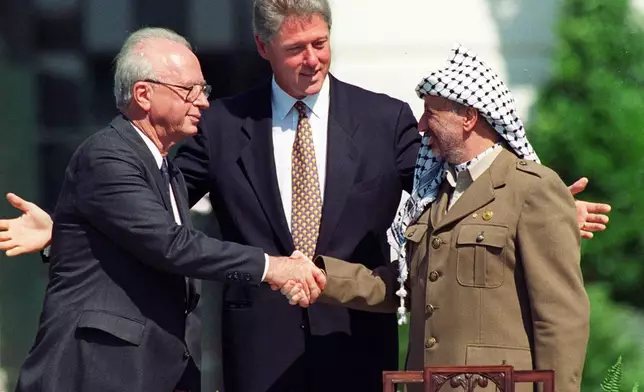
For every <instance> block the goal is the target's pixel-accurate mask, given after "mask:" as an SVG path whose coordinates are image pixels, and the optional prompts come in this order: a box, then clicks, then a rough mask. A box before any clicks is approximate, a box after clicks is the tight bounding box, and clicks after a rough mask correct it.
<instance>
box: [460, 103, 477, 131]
mask: <svg viewBox="0 0 644 392" xmlns="http://www.w3.org/2000/svg"><path fill="white" fill-rule="evenodd" d="M464 117H465V119H464V121H463V130H464V131H465V132H471V131H472V130H473V129H474V127H475V126H476V122H477V121H478V120H479V111H478V110H476V109H475V108H472V107H467V108H465V112H464Z"/></svg>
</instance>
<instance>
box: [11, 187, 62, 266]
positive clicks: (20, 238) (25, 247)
mask: <svg viewBox="0 0 644 392" xmlns="http://www.w3.org/2000/svg"><path fill="white" fill-rule="evenodd" d="M7 200H8V201H9V203H11V205H12V206H14V207H15V208H17V209H18V210H20V211H22V215H21V216H19V217H18V218H15V219H0V250H4V251H5V252H6V255H7V256H9V257H11V256H19V255H22V254H26V253H33V252H39V251H41V250H43V249H44V248H45V247H46V246H47V245H49V242H50V241H51V230H52V227H53V222H52V220H51V217H50V216H49V214H47V212H45V211H44V210H43V209H41V208H40V207H38V206H37V205H36V204H34V203H31V202H28V201H26V200H24V199H22V198H21V197H19V196H18V195H15V194H13V193H8V194H7Z"/></svg>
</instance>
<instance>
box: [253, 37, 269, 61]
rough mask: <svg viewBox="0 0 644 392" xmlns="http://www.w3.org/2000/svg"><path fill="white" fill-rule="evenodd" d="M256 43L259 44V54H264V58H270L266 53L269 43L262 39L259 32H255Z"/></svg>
mask: <svg viewBox="0 0 644 392" xmlns="http://www.w3.org/2000/svg"><path fill="white" fill-rule="evenodd" d="M255 45H256V46H257V52H258V53H259V55H260V56H262V58H263V59H264V60H268V58H267V55H266V52H267V49H268V48H267V46H268V44H267V43H266V42H264V41H262V39H261V38H260V37H259V35H257V34H255Z"/></svg>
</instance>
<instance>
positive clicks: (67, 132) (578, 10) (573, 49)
mask: <svg viewBox="0 0 644 392" xmlns="http://www.w3.org/2000/svg"><path fill="white" fill-rule="evenodd" d="M643 3H644V0H638V1H629V0H461V1H458V2H446V1H437V0H434V1H429V0H396V1H393V0H332V8H333V17H334V20H333V27H332V44H333V65H332V72H333V73H334V74H335V76H337V77H339V78H340V79H342V80H344V81H347V82H350V83H354V84H357V85H359V86H362V87H365V88H367V89H370V90H374V91H378V92H384V93H387V94H389V95H392V96H394V97H397V98H400V99H403V100H405V101H407V102H409V103H410V105H411V106H412V109H413V110H414V113H415V114H416V115H417V116H418V117H419V116H420V113H421V111H422V101H420V100H419V99H417V98H416V96H415V93H414V88H415V86H416V84H417V83H418V82H419V81H420V80H421V79H422V78H423V77H424V76H427V74H428V73H429V72H430V71H431V70H433V69H435V68H437V67H439V66H441V65H442V64H443V62H444V61H445V58H446V57H447V55H448V51H449V49H450V48H451V47H452V45H453V44H454V43H455V42H460V43H462V44H464V45H466V46H468V47H469V48H470V49H472V50H473V51H475V52H477V53H478V54H479V55H480V56H481V57H482V58H483V59H485V61H486V62H487V63H489V65H490V66H492V67H493V68H494V69H495V70H496V71H497V72H498V73H499V74H500V75H501V77H502V79H504V80H505V81H506V82H507V84H508V85H509V87H510V89H511V90H512V91H513V93H514V95H515V98H516V100H517V101H518V107H519V112H520V114H521V116H522V118H523V120H524V122H525V123H526V125H527V130H528V133H529V136H530V138H531V140H532V143H533V145H534V146H535V148H536V150H537V152H538V153H539V155H540V157H541V159H542V161H543V163H544V164H546V165H548V166H550V167H552V168H554V169H555V170H556V171H557V172H558V173H559V174H560V175H561V177H562V178H563V179H564V181H565V182H566V183H568V184H570V183H572V182H573V181H574V180H576V179H577V178H579V177H581V176H587V177H588V178H589V179H590V185H589V187H588V189H587V190H586V191H585V192H584V193H583V194H582V198H583V199H585V200H591V201H604V202H609V203H611V204H612V205H613V211H612V212H611V214H610V216H611V223H610V225H609V229H608V231H607V232H605V233H601V234H599V235H597V236H596V238H595V239H593V240H591V241H584V243H583V259H582V268H583V270H584V274H585V279H586V285H587V289H588V292H589V295H590V297H591V302H592V313H591V338H590V342H589V346H588V355H587V360H586V367H585V371H584V386H583V388H582V390H584V391H594V390H600V387H599V384H600V382H601V380H602V379H603V377H604V375H605V374H606V370H607V369H608V368H609V367H610V366H611V365H612V364H613V363H615V362H616V361H617V358H618V357H619V356H620V355H622V356H623V367H624V377H623V386H624V388H625V389H626V388H627V389H629V390H630V387H631V386H632V385H633V384H634V383H635V382H636V381H641V382H644V316H643V315H644V257H643V256H644V234H642V233H643V231H642V227H641V226H640V224H644V187H643V186H642V181H643V180H644V19H643V18H642V16H641V13H640V12H641V10H642V9H644V4H643ZM251 5H252V0H184V1H178V0H109V1H107V0H0V124H1V125H0V133H1V135H2V138H1V140H2V141H1V142H0V193H3V194H4V193H6V192H9V191H12V192H15V193H18V194H19V195H21V196H23V197H25V198H27V199H29V200H31V201H34V202H36V203H38V204H40V205H41V206H43V207H45V208H46V209H48V210H52V209H53V207H54V206H55V203H56V199H57V195H58V192H59V190H60V186H61V182H62V178H63V172H64V169H65V167H66V165H67V162H68V160H69V158H70V156H71V154H72V153H73V151H74V150H75V148H76V147H77V146H78V144H79V143H80V142H81V141H82V140H83V139H84V138H85V137H87V136H88V135H89V134H91V133H93V132H95V131H97V130H98V129H100V128H101V127H103V126H105V125H106V124H107V123H108V122H109V120H110V119H111V118H112V117H113V116H114V115H115V114H116V113H117V112H116V109H115V106H114V98H113V95H112V78H113V69H112V66H113V63H112V60H113V57H114V55H115V54H116V52H117V51H118V49H119V47H120V46H121V44H122V43H123V41H124V39H125V38H126V37H127V35H128V34H129V33H131V32H132V31H134V30H135V29H137V28H139V27H143V26H163V27H167V28H171V29H173V30H175V31H177V32H178V33H180V34H182V35H184V36H186V37H187V38H188V39H189V40H190V41H191V43H192V44H193V46H194V47H195V48H196V52H197V55H198V57H199V58H200V60H201V64H202V68H203V71H204V74H205V76H206V79H207V80H208V82H209V83H210V84H211V85H212V86H213V96H214V98H217V97H221V96H226V95H231V94H235V93H238V92H241V91H243V90H245V89H246V88H249V87H251V86H253V85H255V84H257V83H258V82H259V81H261V80H263V79H265V78H268V77H270V69H269V67H268V64H267V63H265V62H264V61H263V60H262V59H261V58H260V57H259V56H258V55H257V54H256V51H255V47H254V43H253V36H252V29H251ZM207 207H208V206H207V203H204V207H203V208H200V209H199V210H200V211H201V212H195V219H196V220H197V224H198V225H199V226H200V227H201V228H203V229H204V230H206V231H207V232H208V233H210V234H211V235H217V231H218V228H217V225H216V222H215V221H214V220H213V219H212V217H210V216H209V215H208V208H207ZM16 215H17V212H16V211H14V210H13V209H12V208H11V207H10V206H9V205H8V203H6V202H5V201H4V200H2V201H0V217H14V216H16ZM47 273H48V267H47V265H46V264H42V262H41V261H40V259H39V256H37V255H35V256H34V255H30V256H21V257H18V258H13V259H12V258H7V257H6V256H4V254H2V255H0V391H8V390H13V388H14V386H15V381H16V376H17V372H18V370H19V367H20V366H21V364H22V361H23V360H24V358H25V355H26V353H27V351H28V350H29V348H30V346H31V344H32V342H33V340H34V337H35V331H36V327H37V325H38V315H39V312H40V308H41V304H42V296H43V290H44V287H45V285H46V283H47ZM205 291H206V293H205V295H204V297H203V303H202V305H203V307H204V309H205V311H203V312H202V314H204V315H205V317H206V320H205V325H206V326H207V328H206V333H205V336H204V347H205V348H206V351H205V353H204V375H203V377H204V390H210V391H212V390H215V389H217V388H219V390H221V378H220V371H221V363H220V361H219V357H218V350H219V347H220V344H221V343H222V342H220V341H219V339H218V328H219V327H218V323H217V313H218V310H217V309H218V306H219V300H218V299H219V297H218V295H217V293H218V286H217V285H216V284H213V283H211V284H208V285H207V286H206V288H205ZM455 327H457V326H455ZM406 334H407V331H406V329H405V328H404V327H403V328H401V330H400V339H401V366H402V365H403V364H404V356H405V348H406V344H407V337H406ZM224 344H225V342H224Z"/></svg>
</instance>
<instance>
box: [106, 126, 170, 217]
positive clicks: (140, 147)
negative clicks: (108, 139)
mask: <svg viewBox="0 0 644 392" xmlns="http://www.w3.org/2000/svg"><path fill="white" fill-rule="evenodd" d="M110 126H111V127H112V128H114V129H115V130H116V131H117V132H118V133H119V135H121V137H123V139H125V140H127V141H128V143H129V144H130V145H131V146H132V148H134V150H135V151H136V152H137V153H138V155H139V157H140V158H141V160H142V161H143V163H144V164H145V166H146V167H147V168H148V170H149V171H150V173H152V177H153V178H154V182H155V184H156V189H157V193H158V195H159V197H160V198H161V199H162V200H163V204H164V205H165V207H166V209H167V210H168V211H170V212H172V204H170V198H169V197H170V196H169V195H168V192H167V191H165V183H164V181H163V177H161V171H160V170H159V166H158V165H157V162H156V161H155V160H154V156H152V153H151V152H150V149H149V148H148V146H147V144H145V142H144V141H143V139H142V138H141V135H139V134H138V132H137V131H136V129H134V126H132V124H131V123H130V121H128V120H127V119H126V118H125V117H124V116H122V115H120V116H118V117H116V118H114V120H112V123H111V124H110Z"/></svg>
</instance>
